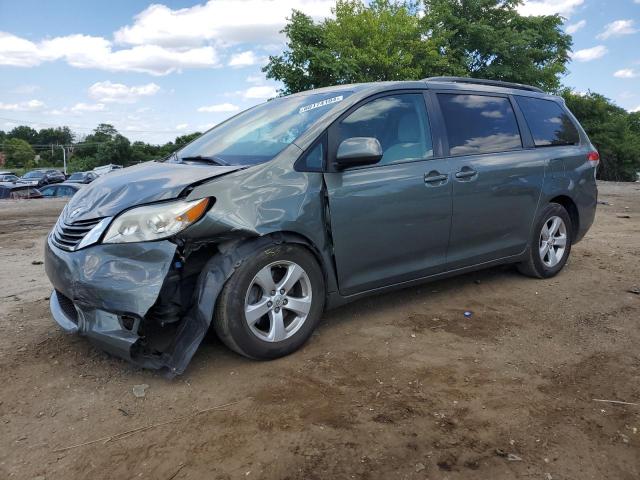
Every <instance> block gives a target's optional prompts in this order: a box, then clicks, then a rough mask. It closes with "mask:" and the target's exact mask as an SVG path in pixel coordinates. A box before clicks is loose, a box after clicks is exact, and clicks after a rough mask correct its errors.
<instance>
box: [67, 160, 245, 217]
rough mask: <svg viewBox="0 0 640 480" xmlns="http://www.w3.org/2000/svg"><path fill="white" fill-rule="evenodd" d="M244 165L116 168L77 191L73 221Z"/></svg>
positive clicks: (168, 194) (176, 191)
mask: <svg viewBox="0 0 640 480" xmlns="http://www.w3.org/2000/svg"><path fill="white" fill-rule="evenodd" d="M241 168H243V167H242V166H235V165H230V166H224V167H222V166H218V165H210V164H195V165H193V164H184V163H167V162H146V163H141V164H139V165H135V166H133V167H128V168H123V169H118V170H114V171H113V172H110V173H107V174H105V175H103V176H100V177H98V178H97V179H96V180H94V181H93V182H91V183H90V184H88V185H87V186H86V187H84V188H82V189H80V190H79V191H78V193H76V194H75V195H74V196H73V197H72V199H71V201H70V202H69V204H68V205H67V208H66V210H67V211H68V212H74V211H77V213H76V214H75V215H74V218H73V221H74V222H75V221H78V220H89V219H94V218H101V217H112V216H115V215H117V214H118V213H120V212H121V211H122V210H124V209H126V208H129V207H133V206H136V205H142V204H144V203H150V202H156V201H159V200H169V199H172V198H176V197H178V195H180V193H181V192H182V191H183V190H184V189H185V188H186V187H188V186H189V185H191V184H193V183H197V182H201V181H204V180H208V179H211V178H215V177H218V176H220V175H224V174H225V173H229V172H233V171H235V170H239V169H241Z"/></svg>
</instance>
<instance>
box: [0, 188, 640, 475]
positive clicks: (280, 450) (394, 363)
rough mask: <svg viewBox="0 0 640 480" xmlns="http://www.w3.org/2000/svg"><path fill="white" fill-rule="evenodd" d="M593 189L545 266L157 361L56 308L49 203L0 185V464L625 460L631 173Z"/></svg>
mask: <svg viewBox="0 0 640 480" xmlns="http://www.w3.org/2000/svg"><path fill="white" fill-rule="evenodd" d="M600 200H604V201H606V202H608V203H609V205H599V207H598V214H597V219H596V223H595V225H594V227H593V228H592V229H591V231H590V232H589V233H588V235H587V237H586V239H585V240H584V241H583V242H581V243H580V244H578V245H577V246H575V248H574V250H573V252H572V254H571V258H570V261H569V263H568V265H567V267H566V268H565V269H564V271H563V272H561V274H559V275H558V276H557V277H556V278H553V279H550V280H532V279H529V278H525V277H522V276H520V275H519V274H518V273H516V272H515V271H514V269H513V268H511V267H502V268H494V269H491V270H486V271H482V272H478V273H473V274H469V275H465V276H461V277H458V278H454V279H449V280H446V281H438V282H434V283H430V284H426V285H423V286H421V287H417V288H410V289H406V290H403V291H400V292H395V293H389V294H386V295H381V296H377V297H374V298H371V299H366V300H362V301H359V302H357V303H354V304H351V305H349V306H346V307H343V308H340V309H337V310H335V311H332V312H329V313H327V314H325V316H324V319H323V322H322V326H321V328H320V329H319V330H318V331H317V333H316V334H314V336H313V337H312V340H311V341H310V342H309V343H308V344H307V345H306V346H305V347H304V348H303V349H302V350H301V351H299V352H297V353H296V354H294V355H291V356H289V357H287V358H284V359H279V360H276V361H272V362H262V363H260V362H254V361H249V360H247V359H244V358H242V357H240V356H238V355H235V354H233V353H231V352H229V351H228V350H227V349H226V348H225V347H224V346H223V345H221V344H220V343H219V342H217V341H216V340H208V341H207V342H206V343H205V344H203V345H202V346H201V348H200V350H199V351H198V353H197V355H196V357H195V358H194V360H193V362H192V364H191V365H190V367H189V368H188V370H187V372H186V373H185V374H184V375H183V376H181V377H179V378H177V379H175V380H173V381H168V380H166V379H164V378H163V377H162V376H160V375H159V374H157V373H155V372H151V371H142V370H138V369H136V368H134V367H132V366H130V365H128V364H127V363H125V362H123V361H121V360H118V359H115V358H112V357H109V356H108V355H106V354H104V353H102V352H100V351H98V350H96V349H95V348H93V347H92V346H90V345H89V344H88V342H87V341H86V340H85V339H83V338H78V337H75V336H67V335H65V334H63V333H62V332H61V331H60V330H59V329H58V328H57V326H56V325H55V324H54V323H53V320H52V319H51V318H50V316H49V311H48V297H49V292H50V286H49V283H48V281H47V278H46V276H45V274H44V269H43V266H42V264H41V263H40V262H41V261H42V250H43V243H44V239H45V237H46V234H47V232H48V230H49V229H50V228H51V226H52V225H53V223H54V222H55V219H56V217H57V214H58V212H59V211H60V209H61V208H62V203H59V202H56V201H45V200H32V201H22V202H5V203H2V204H1V205H0V478H2V479H5V478H6V479H13V478H19V479H33V478H39V479H42V478H46V479H71V478H92V479H114V478H118V479H120V478H127V479H132V478H142V479H144V478H148V479H167V480H170V479H187V478H188V479H200V478H207V479H236V478H244V479H252V478H254V479H343V478H344V479H347V478H355V479H378V478H380V479H391V478H398V479H404V478H406V479H451V480H453V479H513V478H526V479H529V478H532V479H542V480H549V479H581V480H586V479H637V478H640V433H639V431H638V430H639V429H640V404H638V402H640V355H639V351H640V350H639V347H638V345H640V328H639V325H638V324H639V320H640V295H637V294H634V293H631V292H629V290H631V289H633V288H634V287H635V288H638V287H640V184H626V185H623V184H613V183H611V184H601V186H600ZM465 310H470V311H472V312H473V316H472V317H471V318H465V316H464V315H463V313H464V311H465ZM140 384H147V385H148V386H149V387H148V388H147V390H146V394H145V396H144V398H137V397H135V396H134V394H133V391H132V389H133V387H134V386H135V385H140ZM594 399H605V400H618V401H625V402H636V404H635V405H624V404H614V403H605V402H597V401H594ZM226 404H229V405H226ZM220 405H226V406H225V407H222V408H219V409H212V407H216V406H220ZM148 426H151V428H142V427H148ZM136 429H138V430H136ZM132 430H133V431H132ZM127 432H128V433H127ZM98 439H100V440H99V441H97V442H95V440H98ZM92 441H94V442H93V443H89V444H87V445H83V446H75V445H78V444H83V443H85V442H92ZM74 446H75V447H74ZM67 447H73V448H67Z"/></svg>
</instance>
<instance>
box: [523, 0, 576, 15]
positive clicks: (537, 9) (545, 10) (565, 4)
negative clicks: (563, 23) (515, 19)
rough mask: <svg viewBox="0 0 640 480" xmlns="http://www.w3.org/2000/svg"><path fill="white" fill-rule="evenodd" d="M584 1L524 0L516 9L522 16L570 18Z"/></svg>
mask: <svg viewBox="0 0 640 480" xmlns="http://www.w3.org/2000/svg"><path fill="white" fill-rule="evenodd" d="M583 3H584V0H526V1H525V2H524V3H523V4H522V5H520V6H519V7H518V11H519V12H520V13H521V14H522V15H527V16H532V15H555V14H558V15H562V16H563V17H570V16H571V14H572V13H573V11H574V10H575V9H576V8H577V7H579V6H580V5H582V4H583Z"/></svg>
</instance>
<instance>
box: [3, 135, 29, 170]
mask: <svg viewBox="0 0 640 480" xmlns="http://www.w3.org/2000/svg"><path fill="white" fill-rule="evenodd" d="M3 145H4V148H3V151H4V154H5V156H6V165H7V167H13V168H17V167H24V168H31V167H32V166H33V162H34V158H35V156H36V152H34V151H33V148H31V145H29V144H28V143H27V142H25V141H24V140H22V139H21V138H9V139H8V140H6V141H5V142H4V144H3Z"/></svg>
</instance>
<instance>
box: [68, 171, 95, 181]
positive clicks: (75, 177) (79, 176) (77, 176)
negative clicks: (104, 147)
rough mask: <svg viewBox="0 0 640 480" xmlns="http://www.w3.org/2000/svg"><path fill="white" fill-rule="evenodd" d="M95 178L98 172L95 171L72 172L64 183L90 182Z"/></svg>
mask: <svg viewBox="0 0 640 480" xmlns="http://www.w3.org/2000/svg"><path fill="white" fill-rule="evenodd" d="M96 178H98V174H97V173H95V172H76V173H72V174H71V176H69V178H67V180H66V182H65V183H91V182H93V181H94V180H95V179H96Z"/></svg>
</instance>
